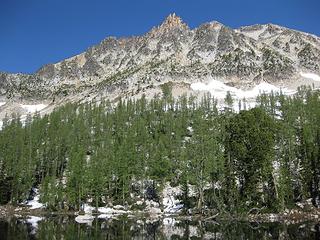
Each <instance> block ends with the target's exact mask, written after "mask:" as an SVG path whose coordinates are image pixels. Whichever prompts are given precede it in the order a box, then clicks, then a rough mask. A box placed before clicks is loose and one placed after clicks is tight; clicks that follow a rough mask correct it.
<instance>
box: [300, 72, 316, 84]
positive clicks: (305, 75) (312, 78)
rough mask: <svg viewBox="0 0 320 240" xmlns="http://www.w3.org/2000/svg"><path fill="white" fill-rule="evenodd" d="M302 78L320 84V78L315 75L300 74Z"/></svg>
mask: <svg viewBox="0 0 320 240" xmlns="http://www.w3.org/2000/svg"><path fill="white" fill-rule="evenodd" d="M300 75H301V77H304V78H308V79H311V80H313V81H317V82H320V76H319V75H318V74H315V73H305V72H300Z"/></svg>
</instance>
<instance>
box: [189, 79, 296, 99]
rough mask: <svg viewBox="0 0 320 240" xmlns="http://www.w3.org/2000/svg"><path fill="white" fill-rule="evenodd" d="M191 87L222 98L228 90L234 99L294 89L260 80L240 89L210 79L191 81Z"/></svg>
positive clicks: (250, 97)
mask: <svg viewBox="0 0 320 240" xmlns="http://www.w3.org/2000/svg"><path fill="white" fill-rule="evenodd" d="M190 87H191V89H192V90H194V91H208V92H210V93H211V95H212V96H213V97H215V98H217V99H224V98H225V97H226V94H227V92H230V94H231V95H232V97H233V98H236V99H243V98H245V99H253V98H256V97H257V96H258V95H259V94H262V93H266V94H268V93H271V92H282V93H283V94H286V95H287V94H294V93H295V92H296V91H294V90H290V89H287V88H278V87H276V86H274V85H272V84H269V83H266V82H262V83H260V84H258V85H256V86H255V87H254V88H252V89H250V90H242V89H239V88H235V87H230V86H228V85H226V84H225V83H223V82H221V81H217V80H214V79H211V80H210V81H209V82H208V83H207V84H205V83H202V82H198V83H192V84H191V86H190Z"/></svg>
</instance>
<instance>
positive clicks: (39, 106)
mask: <svg viewBox="0 0 320 240" xmlns="http://www.w3.org/2000/svg"><path fill="white" fill-rule="evenodd" d="M20 106H21V107H22V108H23V109H25V110H26V111H27V112H28V113H35V112H39V111H41V110H43V109H44V108H46V107H47V106H48V105H46V104H35V105H24V104H20Z"/></svg>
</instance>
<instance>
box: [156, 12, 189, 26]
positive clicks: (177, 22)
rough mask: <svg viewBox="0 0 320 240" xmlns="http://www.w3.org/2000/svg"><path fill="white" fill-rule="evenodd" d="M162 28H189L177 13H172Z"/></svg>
mask: <svg viewBox="0 0 320 240" xmlns="http://www.w3.org/2000/svg"><path fill="white" fill-rule="evenodd" d="M161 26H166V27H177V26H187V25H186V24H185V23H184V22H183V21H182V19H181V18H180V17H179V16H177V15H176V14H175V13H171V14H170V15H169V16H168V17H167V18H166V19H165V20H164V22H163V23H162V24H161Z"/></svg>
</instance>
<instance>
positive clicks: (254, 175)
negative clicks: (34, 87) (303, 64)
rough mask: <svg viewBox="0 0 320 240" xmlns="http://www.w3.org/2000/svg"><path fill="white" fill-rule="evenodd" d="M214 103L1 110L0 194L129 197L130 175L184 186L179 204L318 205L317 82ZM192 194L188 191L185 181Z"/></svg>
mask: <svg viewBox="0 0 320 240" xmlns="http://www.w3.org/2000/svg"><path fill="white" fill-rule="evenodd" d="M225 100H226V105H225V107H223V109H218V107H217V102H216V100H215V99H214V98H210V97H209V96H206V97H203V98H202V99H201V100H196V99H195V98H194V97H181V98H179V99H174V98H172V97H171V95H170V94H168V93H167V94H164V96H163V97H155V98H154V99H152V100H146V99H145V97H143V98H142V99H139V100H126V101H123V100H120V101H119V102H118V103H117V104H111V103H110V102H107V101H105V102H101V103H99V104H96V103H85V104H69V103H68V104H66V105H65V106H63V107H60V108H57V109H56V110H55V111H53V112H52V113H50V114H49V115H45V116H43V117H41V116H40V115H39V114H36V115H34V116H27V119H26V120H24V121H21V119H20V117H19V116H12V117H10V120H9V118H6V119H4V126H3V129H2V130H1V132H0V203H1V204H7V203H11V204H18V203H21V202H23V201H25V200H26V199H28V198H29V197H30V192H31V189H32V188H33V187H37V188H39V189H40V192H41V201H42V202H44V203H46V205H47V207H48V208H49V209H52V210H61V209H66V208H68V209H74V210H77V209H79V208H80V206H81V204H83V203H84V202H86V200H87V199H89V198H91V199H93V205H94V206H101V205H105V202H113V203H117V204H129V205H130V204H132V203H133V202H134V201H135V198H134V197H133V196H135V194H139V193H141V192H143V191H141V190H140V189H139V188H138V189H137V187H136V183H141V182H142V183H143V182H144V180H152V182H153V187H154V189H153V190H154V193H153V194H151V195H150V194H149V195H148V196H145V197H146V198H154V199H156V200H157V198H159V196H160V192H161V189H162V188H163V186H164V184H165V183H166V182H170V184H171V185H172V186H181V188H182V190H183V195H182V196H181V201H182V202H183V203H184V206H185V208H197V209H202V208H209V209H216V210H218V211H220V212H229V213H242V212H248V211H249V210H250V209H252V208H259V209H263V211H265V212H279V211H282V210H284V209H286V208H292V207H294V205H295V203H296V202H300V201H304V200H306V199H312V203H313V204H314V205H315V206H319V204H320V201H319V200H320V199H319V196H320V192H319V184H320V91H317V90H311V89H310V88H307V87H303V88H300V89H299V91H298V93H297V94H296V95H294V96H284V95H282V94H271V95H261V96H259V97H258V99H257V107H255V108H253V109H250V110H246V107H245V101H242V102H239V109H240V110H241V111H234V110H233V107H232V106H233V105H234V103H233V101H234V100H233V99H232V97H231V96H230V94H229V95H227V96H226V99H225ZM190 185H192V186H195V189H196V191H197V194H196V196H197V197H192V198H191V197H189V196H188V191H190V189H189V186H190Z"/></svg>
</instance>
